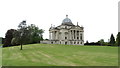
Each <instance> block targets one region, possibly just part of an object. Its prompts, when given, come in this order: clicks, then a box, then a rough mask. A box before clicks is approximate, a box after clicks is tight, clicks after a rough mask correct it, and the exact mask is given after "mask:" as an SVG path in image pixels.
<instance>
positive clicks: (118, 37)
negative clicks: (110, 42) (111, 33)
mask: <svg viewBox="0 0 120 68" xmlns="http://www.w3.org/2000/svg"><path fill="white" fill-rule="evenodd" d="M116 43H117V46H120V32H118V34H117V38H116Z"/></svg>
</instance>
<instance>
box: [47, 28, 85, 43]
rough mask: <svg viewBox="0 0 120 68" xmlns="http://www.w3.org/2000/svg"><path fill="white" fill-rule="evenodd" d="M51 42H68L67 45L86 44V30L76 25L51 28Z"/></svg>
mask: <svg viewBox="0 0 120 68" xmlns="http://www.w3.org/2000/svg"><path fill="white" fill-rule="evenodd" d="M49 34H50V35H49V36H50V37H49V38H50V40H49V42H48V43H49V44H66V45H84V31H83V30H82V29H81V28H80V27H77V26H75V27H74V28H71V27H70V26H61V28H60V27H59V29H50V31H49Z"/></svg>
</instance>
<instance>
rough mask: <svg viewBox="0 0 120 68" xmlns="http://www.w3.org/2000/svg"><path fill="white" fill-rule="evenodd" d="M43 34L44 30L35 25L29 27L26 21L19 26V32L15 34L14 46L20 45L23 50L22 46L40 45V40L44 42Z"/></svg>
mask: <svg viewBox="0 0 120 68" xmlns="http://www.w3.org/2000/svg"><path fill="white" fill-rule="evenodd" d="M43 32H44V31H43V30H42V29H39V28H38V27H37V26H35V25H34V24H31V25H29V26H27V24H26V21H22V22H21V23H20V24H19V25H18V29H17V31H16V32H14V38H13V39H12V44H15V45H16V44H20V45H21V50H22V44H29V43H38V42H39V41H40V40H43V38H42V34H43Z"/></svg>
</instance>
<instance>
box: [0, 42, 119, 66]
mask: <svg viewBox="0 0 120 68" xmlns="http://www.w3.org/2000/svg"><path fill="white" fill-rule="evenodd" d="M2 52H3V53H2V65H3V66H117V65H118V47H110V46H79V45H60V44H59V45H58V44H29V45H24V46H23V50H20V46H14V47H6V48H2Z"/></svg>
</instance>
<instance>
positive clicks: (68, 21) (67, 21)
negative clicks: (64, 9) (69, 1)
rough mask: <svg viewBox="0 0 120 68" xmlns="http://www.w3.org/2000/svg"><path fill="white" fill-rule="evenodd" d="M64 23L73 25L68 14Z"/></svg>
mask: <svg viewBox="0 0 120 68" xmlns="http://www.w3.org/2000/svg"><path fill="white" fill-rule="evenodd" d="M62 25H73V23H72V21H71V20H70V19H69V18H68V15H66V18H65V19H64V20H63V21H62Z"/></svg>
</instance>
